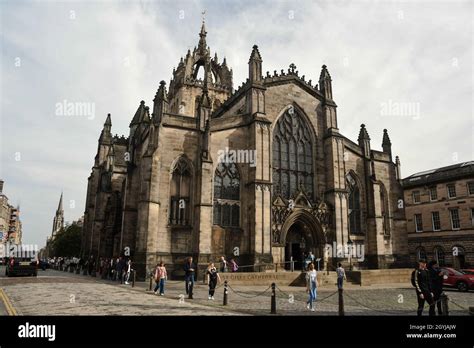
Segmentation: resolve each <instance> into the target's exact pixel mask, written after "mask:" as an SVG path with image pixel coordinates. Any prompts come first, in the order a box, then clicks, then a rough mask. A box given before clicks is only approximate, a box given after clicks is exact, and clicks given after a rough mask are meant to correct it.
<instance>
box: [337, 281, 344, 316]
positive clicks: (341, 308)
mask: <svg viewBox="0 0 474 348" xmlns="http://www.w3.org/2000/svg"><path fill="white" fill-rule="evenodd" d="M338 291H339V315H340V316H344V295H343V289H342V288H341V289H339V290H338Z"/></svg>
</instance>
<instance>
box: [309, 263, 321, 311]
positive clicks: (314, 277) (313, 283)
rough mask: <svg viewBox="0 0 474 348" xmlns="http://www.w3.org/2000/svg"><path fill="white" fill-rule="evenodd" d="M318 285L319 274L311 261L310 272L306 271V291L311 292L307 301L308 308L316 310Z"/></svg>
mask: <svg viewBox="0 0 474 348" xmlns="http://www.w3.org/2000/svg"><path fill="white" fill-rule="evenodd" d="M317 287H318V274H317V272H316V270H315V269H314V263H310V264H309V266H308V272H307V273H306V291H307V292H308V293H309V298H308V301H307V302H306V308H308V309H309V310H311V311H312V312H314V305H313V302H314V301H316V295H317V293H316V289H317Z"/></svg>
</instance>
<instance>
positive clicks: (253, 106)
mask: <svg viewBox="0 0 474 348" xmlns="http://www.w3.org/2000/svg"><path fill="white" fill-rule="evenodd" d="M248 64H249V78H248V84H249V85H250V88H249V89H248V91H247V93H246V103H247V112H248V113H249V114H251V115H253V116H254V117H259V116H262V115H264V114H265V90H266V88H265V87H264V86H263V77H262V56H261V55H260V52H259V50H258V46H257V45H254V46H253V48H252V53H251V54H250V59H249V63H248Z"/></svg>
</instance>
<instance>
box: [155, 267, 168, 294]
mask: <svg viewBox="0 0 474 348" xmlns="http://www.w3.org/2000/svg"><path fill="white" fill-rule="evenodd" d="M166 279H168V274H167V273H166V267H165V265H164V264H163V262H160V264H159V265H157V267H156V270H155V282H156V286H155V295H157V292H158V289H159V290H160V296H164V294H165V281H166Z"/></svg>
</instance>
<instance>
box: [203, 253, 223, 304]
mask: <svg viewBox="0 0 474 348" xmlns="http://www.w3.org/2000/svg"><path fill="white" fill-rule="evenodd" d="M206 275H207V284H209V296H208V298H207V299H208V300H214V292H215V291H216V285H217V282H218V281H219V282H220V281H221V277H220V276H219V273H218V272H217V268H216V267H215V266H214V263H212V262H211V263H210V264H209V266H208V267H207V271H206Z"/></svg>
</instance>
